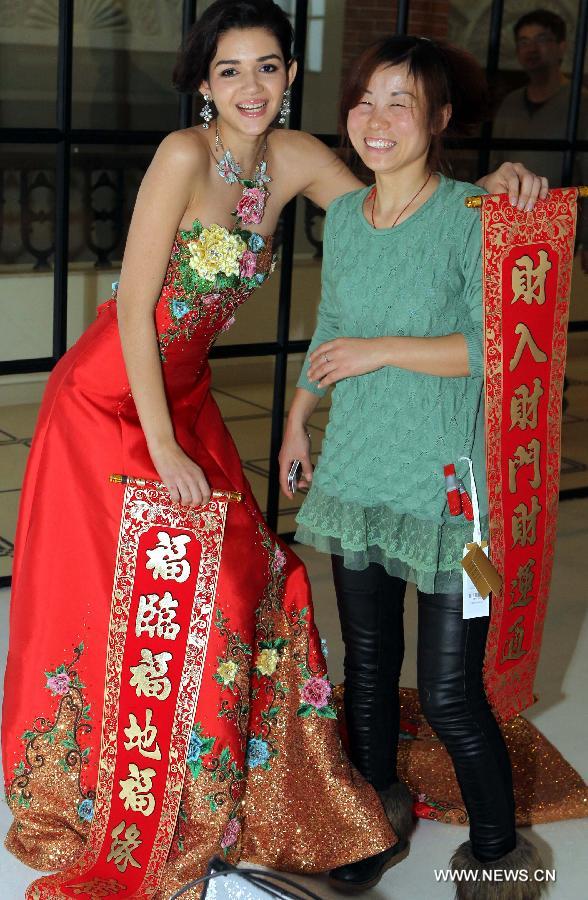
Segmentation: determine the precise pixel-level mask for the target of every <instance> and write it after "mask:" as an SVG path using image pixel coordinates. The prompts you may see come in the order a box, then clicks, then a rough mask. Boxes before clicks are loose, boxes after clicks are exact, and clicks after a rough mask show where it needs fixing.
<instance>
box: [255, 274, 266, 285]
mask: <svg viewBox="0 0 588 900" xmlns="http://www.w3.org/2000/svg"><path fill="white" fill-rule="evenodd" d="M255 280H256V281H257V283H258V284H263V282H264V281H265V275H264V274H263V272H258V273H257V274H256V276H255Z"/></svg>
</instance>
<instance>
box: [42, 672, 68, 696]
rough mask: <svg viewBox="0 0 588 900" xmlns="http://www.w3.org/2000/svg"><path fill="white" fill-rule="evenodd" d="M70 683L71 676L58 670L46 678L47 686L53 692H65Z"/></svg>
mask: <svg viewBox="0 0 588 900" xmlns="http://www.w3.org/2000/svg"><path fill="white" fill-rule="evenodd" d="M70 683H71V678H70V677H69V675H68V674H67V672H59V673H58V674H57V675H51V677H50V678H48V679H47V687H48V688H49V690H50V691H52V693H53V694H60V695H63V694H67V692H68V691H69V685H70Z"/></svg>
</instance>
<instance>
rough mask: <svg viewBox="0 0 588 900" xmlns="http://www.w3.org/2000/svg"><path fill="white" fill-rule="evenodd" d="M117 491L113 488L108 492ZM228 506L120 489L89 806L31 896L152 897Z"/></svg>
mask: <svg viewBox="0 0 588 900" xmlns="http://www.w3.org/2000/svg"><path fill="white" fill-rule="evenodd" d="M114 489H115V488H113V490H114ZM226 510H227V502H226V500H222V499H213V500H211V501H210V502H209V504H208V505H207V506H205V507H202V508H200V509H192V508H183V507H180V506H179V505H177V504H175V503H173V502H172V501H171V499H170V497H169V494H168V493H167V492H166V491H162V490H160V489H158V487H157V486H156V485H151V486H149V483H145V482H138V483H135V484H128V485H127V487H126V488H125V492H124V500H123V510H122V520H121V527H120V534H119V543H118V555H117V561H116V570H115V577H114V586H113V592H112V604H111V614H110V626H109V633H108V647H107V659H106V677H105V685H104V690H105V696H104V709H103V718H102V742H101V749H100V761H99V767H98V787H97V797H96V802H95V813H94V819H93V821H92V826H91V829H90V834H89V837H88V841H87V844H86V847H85V849H84V852H83V853H82V855H81V857H80V859H79V860H78V861H77V862H76V863H75V864H74V865H73V866H72V867H71V868H70V869H68V870H66V871H65V872H61V873H59V874H58V875H51V876H48V877H45V878H40V879H38V880H37V881H35V882H34V883H33V884H32V885H31V886H30V887H29V888H28V890H27V893H26V897H27V898H28V900H44V898H49V897H51V898H56V897H78V898H96V897H110V896H116V897H117V898H122V897H134V898H136V900H142V898H145V900H146V898H149V897H152V896H153V894H154V893H155V892H156V891H157V888H158V885H159V878H160V872H161V870H162V869H163V866H164V863H165V860H166V858H167V855H168V851H169V847H170V844H171V840H172V836H173V832H174V828H175V825H176V819H177V815H178V807H179V802H180V796H181V791H182V785H183V781H184V772H185V765H186V762H185V761H186V755H187V746H188V741H189V738H190V732H191V729H192V724H193V720H194V712H195V709H196V704H197V702H198V696H199V691H200V682H201V678H202V670H203V666H204V659H205V656H206V648H207V644H208V636H209V631H210V626H211V622H212V613H213V609H214V601H215V592H216V582H217V575H218V570H219V565H220V556H221V548H222V540H223V533H224V526H225V518H226Z"/></svg>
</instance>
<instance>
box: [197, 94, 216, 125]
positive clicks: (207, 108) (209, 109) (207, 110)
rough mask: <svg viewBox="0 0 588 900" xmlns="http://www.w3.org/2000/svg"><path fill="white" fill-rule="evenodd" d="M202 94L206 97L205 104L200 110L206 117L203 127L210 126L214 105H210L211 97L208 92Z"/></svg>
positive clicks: (204, 117) (203, 116)
mask: <svg viewBox="0 0 588 900" xmlns="http://www.w3.org/2000/svg"><path fill="white" fill-rule="evenodd" d="M202 96H203V98H204V106H203V107H202V109H201V110H200V115H201V116H202V118H203V119H204V124H203V125H202V127H203V128H208V127H209V125H208V123H209V122H210V120H211V119H212V118H213V115H212V107H211V105H210V97H209V96H208V94H202Z"/></svg>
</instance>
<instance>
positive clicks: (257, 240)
mask: <svg viewBox="0 0 588 900" xmlns="http://www.w3.org/2000/svg"><path fill="white" fill-rule="evenodd" d="M264 247H265V241H264V239H263V238H262V236H261V235H260V234H252V235H251V237H250V238H249V249H250V250H253V252H254V253H259V251H260V250H263V248H264Z"/></svg>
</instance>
